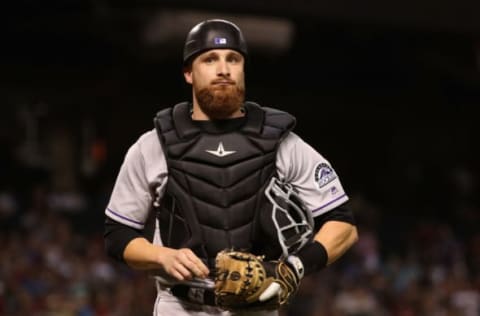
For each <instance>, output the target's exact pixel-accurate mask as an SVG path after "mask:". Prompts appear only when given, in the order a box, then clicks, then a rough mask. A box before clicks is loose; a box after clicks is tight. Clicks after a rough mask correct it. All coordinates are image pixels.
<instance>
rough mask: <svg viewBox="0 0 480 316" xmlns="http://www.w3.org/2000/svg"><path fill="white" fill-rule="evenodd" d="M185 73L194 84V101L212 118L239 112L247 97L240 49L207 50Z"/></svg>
mask: <svg viewBox="0 0 480 316" xmlns="http://www.w3.org/2000/svg"><path fill="white" fill-rule="evenodd" d="M184 75H185V80H186V81H187V82H188V83H190V84H192V86H193V93H194V95H193V98H194V103H195V101H196V103H197V104H198V106H199V107H200V109H201V110H202V112H203V113H205V114H206V115H207V116H208V117H209V118H210V119H225V118H229V117H232V116H233V115H235V114H236V113H238V112H239V111H240V109H241V107H242V105H243V102H244V99H245V77H244V58H243V55H242V54H240V53H239V52H237V51H234V50H230V49H213V50H209V51H206V52H204V53H202V54H200V55H199V56H197V57H196V58H195V59H194V60H193V62H192V65H191V68H189V69H187V70H185V71H184ZM194 110H195V109H194Z"/></svg>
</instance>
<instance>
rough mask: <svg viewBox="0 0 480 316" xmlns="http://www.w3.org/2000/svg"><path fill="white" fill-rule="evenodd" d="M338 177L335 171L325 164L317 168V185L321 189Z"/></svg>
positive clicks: (320, 164)
mask: <svg viewBox="0 0 480 316" xmlns="http://www.w3.org/2000/svg"><path fill="white" fill-rule="evenodd" d="M336 177H337V175H336V174H335V171H334V170H333V169H332V167H330V166H329V165H327V164H326V163H324V162H322V163H319V164H318V165H317V166H316V167H315V182H316V183H317V185H318V187H319V188H321V187H323V186H325V185H327V184H328V183H330V182H331V181H332V180H334V179H335V178H336Z"/></svg>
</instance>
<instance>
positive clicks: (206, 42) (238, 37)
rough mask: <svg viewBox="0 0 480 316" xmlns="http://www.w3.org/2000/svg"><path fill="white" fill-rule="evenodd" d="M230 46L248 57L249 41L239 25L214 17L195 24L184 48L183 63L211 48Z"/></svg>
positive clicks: (185, 63) (187, 62) (186, 63)
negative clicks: (247, 41) (246, 40)
mask: <svg viewBox="0 0 480 316" xmlns="http://www.w3.org/2000/svg"><path fill="white" fill-rule="evenodd" d="M219 48H228V49H233V50H236V51H238V52H239V53H241V54H242V55H243V56H244V57H247V43H246V42H245V39H244V37H243V34H242V31H241V30H240V28H239V27H238V26H236V25H235V24H233V23H232V22H230V21H227V20H221V19H212V20H206V21H203V22H200V23H198V24H197V25H195V26H194V27H193V28H192V29H191V30H190V32H189V33H188V35H187V39H186V40H185V46H184V48H183V65H184V66H186V65H188V64H189V63H190V62H191V61H192V60H193V58H194V57H196V56H197V55H198V54H200V53H202V52H204V51H207V50H209V49H219Z"/></svg>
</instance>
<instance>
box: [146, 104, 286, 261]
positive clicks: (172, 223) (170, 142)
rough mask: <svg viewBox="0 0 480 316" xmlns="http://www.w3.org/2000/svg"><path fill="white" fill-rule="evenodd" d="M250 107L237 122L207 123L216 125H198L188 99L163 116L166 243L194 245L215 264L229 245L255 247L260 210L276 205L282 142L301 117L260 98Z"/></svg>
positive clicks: (158, 121) (159, 125)
mask: <svg viewBox="0 0 480 316" xmlns="http://www.w3.org/2000/svg"><path fill="white" fill-rule="evenodd" d="M245 111H246V117H245V120H244V121H243V124H242V125H241V126H240V127H238V126H237V127H236V128H226V127H225V126H223V127H222V126H218V125H217V122H215V121H209V122H207V125H208V126H209V127H214V128H205V127H201V126H200V125H197V124H196V122H194V121H192V119H191V117H190V104H188V103H179V104H177V105H175V106H174V107H173V108H168V109H165V110H162V111H160V112H159V113H158V114H157V116H156V118H155V120H154V122H155V127H156V130H157V133H158V136H159V139H160V142H161V144H162V146H163V150H164V153H165V156H166V161H167V166H168V183H167V187H166V192H165V194H164V196H163V198H162V201H161V203H160V207H159V208H158V219H159V225H160V234H161V238H162V242H163V243H164V245H166V246H168V247H172V248H183V247H186V248H190V249H192V250H193V251H194V252H195V253H196V254H197V255H198V256H199V257H201V258H204V259H205V260H206V261H209V263H211V262H212V260H213V259H214V258H215V255H216V254H217V252H219V251H220V250H222V249H226V248H230V249H232V248H233V249H239V250H245V251H252V252H253V251H254V249H255V247H254V246H255V242H256V241H257V240H256V231H257V229H258V228H257V227H256V223H257V217H258V213H259V210H261V209H263V207H262V206H263V205H264V204H265V203H269V202H268V200H267V199H266V197H265V195H264V190H265V188H266V186H267V185H268V183H269V181H270V179H271V178H272V176H273V175H274V174H275V160H276V154H277V149H278V145H279V143H280V141H281V140H282V139H283V137H285V136H286V135H287V134H288V132H289V131H290V130H291V129H292V128H293V127H294V125H295V118H294V117H293V116H291V115H290V114H288V113H286V112H283V111H279V110H276V109H271V108H266V107H260V106H259V105H257V104H255V103H252V102H246V103H245ZM204 123H205V122H204ZM220 123H222V124H223V122H220ZM220 123H219V124H220Z"/></svg>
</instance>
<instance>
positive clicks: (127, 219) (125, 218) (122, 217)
mask: <svg viewBox="0 0 480 316" xmlns="http://www.w3.org/2000/svg"><path fill="white" fill-rule="evenodd" d="M107 211H109V212H110V213H112V214H114V215H115V216H118V217H120V218H121V219H124V220H126V221H129V222H132V223H134V224H138V225H144V224H145V223H142V222H137V221H134V220H133V219H130V218H128V217H125V216H123V215H120V214H118V213H117V212H114V211H112V210H111V209H109V208H108V207H107Z"/></svg>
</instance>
